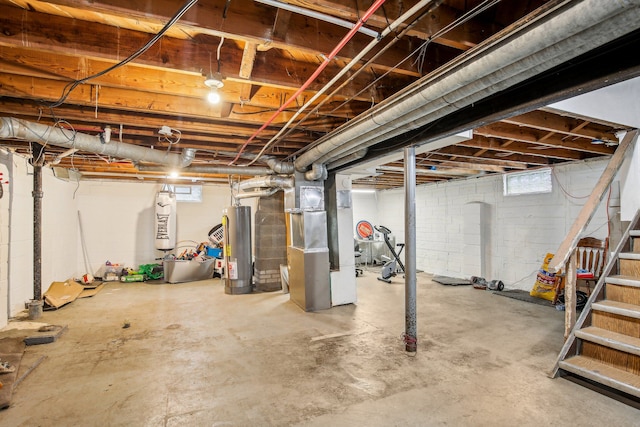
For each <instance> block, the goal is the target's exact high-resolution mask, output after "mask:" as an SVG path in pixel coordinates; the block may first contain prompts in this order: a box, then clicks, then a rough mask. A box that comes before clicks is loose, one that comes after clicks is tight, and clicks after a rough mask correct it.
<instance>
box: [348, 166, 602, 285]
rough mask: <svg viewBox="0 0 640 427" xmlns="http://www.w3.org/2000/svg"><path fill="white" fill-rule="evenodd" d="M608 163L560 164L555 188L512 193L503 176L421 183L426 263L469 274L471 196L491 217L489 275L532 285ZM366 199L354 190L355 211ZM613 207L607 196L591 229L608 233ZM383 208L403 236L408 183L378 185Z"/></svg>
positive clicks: (438, 270) (429, 268)
mask: <svg viewBox="0 0 640 427" xmlns="http://www.w3.org/2000/svg"><path fill="white" fill-rule="evenodd" d="M606 164H607V161H606V160H599V161H588V162H582V163H576V164H570V165H563V166H558V167H555V168H554V173H553V177H554V180H553V187H554V189H553V192H552V193H549V194H536V195H524V196H510V197H505V196H504V195H503V188H502V176H487V177H480V178H475V179H469V180H462V181H454V182H450V183H439V184H429V185H423V186H419V187H417V189H416V217H417V236H416V238H417V246H418V247H417V267H418V269H420V270H424V271H426V272H430V273H434V274H441V275H447V276H453V277H468V274H467V272H466V271H465V267H464V265H465V264H464V258H465V257H464V253H465V241H464V220H465V211H466V210H467V207H466V206H467V204H468V203H473V202H482V203H484V204H485V206H484V208H485V209H486V211H485V212H484V215H485V217H486V218H487V224H486V227H487V228H486V229H485V230H484V232H485V233H487V236H486V240H487V244H486V247H487V253H486V254H485V256H486V261H485V265H486V268H487V273H486V274H487V276H488V277H487V278H488V279H500V280H502V281H504V283H505V286H507V287H509V288H518V289H526V290H529V289H530V288H531V286H532V285H533V281H534V276H535V272H536V271H537V270H538V269H539V268H540V264H541V263H542V259H543V257H544V256H545V254H546V253H547V252H552V253H553V252H554V251H555V250H556V249H557V248H558V246H559V245H560V242H561V241H562V239H563V238H564V236H565V235H566V233H567V231H568V230H569V228H570V227H571V225H572V223H573V220H574V219H575V217H576V216H577V215H578V213H579V211H580V209H581V207H582V204H583V203H584V201H585V198H586V197H587V196H588V195H589V193H590V192H591V190H592V189H593V187H594V185H595V183H596V182H597V180H598V178H599V177H600V174H601V173H602V171H603V170H604V168H605V167H606ZM558 184H561V185H562V187H563V188H564V190H563V189H562V188H561V187H560V185H558ZM565 191H566V193H565ZM571 196H573V197H571ZM372 199H373V198H372V197H370V198H368V199H366V200H364V203H365V205H366V206H367V208H366V209H371V204H372ZM373 200H375V199H373ZM361 201H363V200H362V199H361V198H360V197H358V198H354V211H361V210H362V209H363V208H362V206H360V205H359V204H360V202H361ZM605 207H606V203H603V204H602V206H601V207H600V208H599V209H598V211H597V212H596V214H595V216H594V219H593V220H592V221H591V224H590V226H589V227H588V229H587V230H586V232H585V234H584V236H594V237H597V238H605V237H606V236H607V218H606V209H605ZM376 210H377V211H378V221H380V223H382V224H384V225H386V226H387V227H389V228H390V229H391V231H392V232H393V233H394V234H395V235H396V236H397V237H396V238H397V241H398V242H402V241H403V240H404V192H403V190H401V189H400V190H388V191H380V192H378V194H377V202H376ZM356 219H357V217H355V216H354V221H355V220H356Z"/></svg>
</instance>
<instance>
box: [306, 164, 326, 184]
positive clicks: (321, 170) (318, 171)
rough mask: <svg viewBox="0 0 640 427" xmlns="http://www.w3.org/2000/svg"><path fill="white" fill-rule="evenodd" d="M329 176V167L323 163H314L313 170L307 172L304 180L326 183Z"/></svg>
mask: <svg viewBox="0 0 640 427" xmlns="http://www.w3.org/2000/svg"><path fill="white" fill-rule="evenodd" d="M327 176H328V173H327V167H326V166H325V165H323V164H322V163H314V164H313V165H311V169H309V170H308V171H306V172H305V174H304V179H306V180H307V181H320V180H322V181H324V180H325V179H327Z"/></svg>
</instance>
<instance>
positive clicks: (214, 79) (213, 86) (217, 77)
mask: <svg viewBox="0 0 640 427" xmlns="http://www.w3.org/2000/svg"><path fill="white" fill-rule="evenodd" d="M222 79H223V77H222V74H220V73H212V74H209V76H207V78H206V80H205V81H204V84H205V86H207V87H208V88H209V93H208V94H207V101H209V102H210V103H211V104H217V103H218V102H220V94H219V93H218V89H220V88H221V87H223V86H224V82H223V81H222Z"/></svg>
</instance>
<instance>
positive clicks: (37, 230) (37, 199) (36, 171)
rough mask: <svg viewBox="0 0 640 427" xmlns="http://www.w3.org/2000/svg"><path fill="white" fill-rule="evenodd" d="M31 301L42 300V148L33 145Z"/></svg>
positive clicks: (38, 145)
mask: <svg viewBox="0 0 640 427" xmlns="http://www.w3.org/2000/svg"><path fill="white" fill-rule="evenodd" d="M31 164H32V165H33V193H32V195H33V299H34V301H39V300H40V299H41V298H42V197H43V196H44V193H43V191H42V165H44V147H43V146H42V145H40V144H36V143H34V144H33V159H32V160H31Z"/></svg>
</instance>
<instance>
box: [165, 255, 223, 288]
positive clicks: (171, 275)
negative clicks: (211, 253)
mask: <svg viewBox="0 0 640 427" xmlns="http://www.w3.org/2000/svg"><path fill="white" fill-rule="evenodd" d="M215 261H216V259H215V258H206V259H205V260H204V261H203V262H198V261H196V260H182V259H176V260H167V261H164V262H163V263H162V265H163V267H164V280H165V281H166V282H169V283H180V282H192V281H195V280H206V279H211V278H212V277H213V270H214V268H215Z"/></svg>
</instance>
